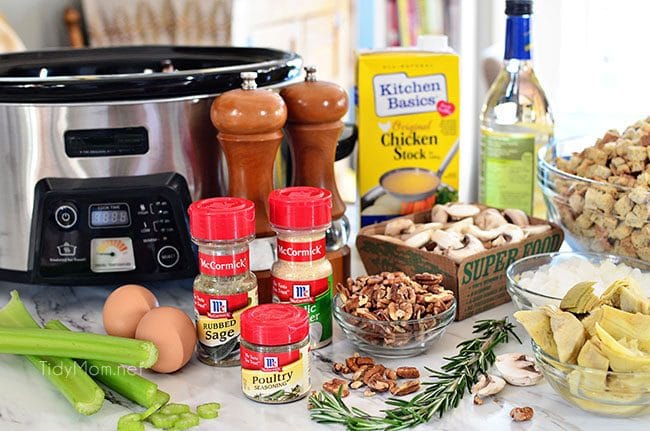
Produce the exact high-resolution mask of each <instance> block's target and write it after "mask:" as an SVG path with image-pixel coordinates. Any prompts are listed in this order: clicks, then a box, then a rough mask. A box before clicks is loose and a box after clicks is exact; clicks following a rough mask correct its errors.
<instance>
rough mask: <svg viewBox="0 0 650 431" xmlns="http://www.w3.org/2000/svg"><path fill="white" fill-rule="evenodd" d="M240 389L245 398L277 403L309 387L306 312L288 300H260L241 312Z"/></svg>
mask: <svg viewBox="0 0 650 431" xmlns="http://www.w3.org/2000/svg"><path fill="white" fill-rule="evenodd" d="M240 350H241V378H242V391H243V392H244V395H246V396H247V397H248V398H250V399H252V400H254V401H258V402H262V403H267V404H280V403H288V402H291V401H296V400H299V399H301V398H303V397H304V396H305V395H307V393H308V392H309V390H310V388H311V380H310V373H311V363H310V358H309V315H308V314H307V311H306V310H305V309H303V308H300V307H296V306H294V305H291V304H262V305H258V306H257V307H253V308H251V309H249V310H246V311H245V312H244V313H243V314H242V316H241V348H240Z"/></svg>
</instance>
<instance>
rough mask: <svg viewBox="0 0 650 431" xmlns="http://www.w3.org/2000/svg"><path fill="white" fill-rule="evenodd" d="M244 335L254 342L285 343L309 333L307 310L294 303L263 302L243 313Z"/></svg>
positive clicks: (242, 326)
mask: <svg viewBox="0 0 650 431" xmlns="http://www.w3.org/2000/svg"><path fill="white" fill-rule="evenodd" d="M240 324H241V338H242V339H243V340H246V341H247V342H249V343H252V344H260V345H263V346H283V345H286V344H293V343H297V342H299V341H302V340H304V339H305V338H306V337H307V336H308V335H309V315H308V313H307V310H305V309H304V308H302V307H298V306H296V305H291V304H262V305H258V306H256V307H252V308H249V309H248V310H246V311H244V312H243V313H242V315H241V320H240Z"/></svg>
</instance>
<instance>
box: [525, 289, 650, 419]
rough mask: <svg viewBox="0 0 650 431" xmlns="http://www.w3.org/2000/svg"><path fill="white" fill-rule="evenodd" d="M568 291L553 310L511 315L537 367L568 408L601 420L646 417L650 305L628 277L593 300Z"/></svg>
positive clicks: (589, 294)
mask: <svg viewBox="0 0 650 431" xmlns="http://www.w3.org/2000/svg"><path fill="white" fill-rule="evenodd" d="M593 284H594V283H592V282H589V281H585V282H581V283H578V284H576V285H575V286H573V287H572V288H571V289H570V290H569V291H568V292H567V293H566V295H565V296H564V297H563V298H562V301H561V302H560V305H559V306H554V305H547V306H543V307H538V308H535V309H532V310H522V311H517V312H516V313H515V315H514V316H515V318H516V319H517V320H518V321H519V323H521V324H522V326H524V328H525V329H526V331H527V332H528V334H529V335H530V337H531V338H532V348H533V354H534V357H535V362H536V364H537V366H538V367H539V368H540V369H541V370H542V372H543V373H544V375H545V377H546V379H547V381H548V383H549V384H550V385H551V387H552V388H553V389H554V390H555V391H556V392H557V393H558V394H559V395H561V396H562V397H563V398H564V399H565V400H567V401H568V402H570V403H571V404H573V405H575V406H577V407H579V408H581V409H583V410H585V411H588V412H592V413H596V414H599V415H605V416H618V417H630V416H640V415H644V414H648V413H650V300H648V298H647V297H646V296H645V295H644V293H643V291H642V290H641V289H640V287H639V285H638V283H637V282H636V281H635V280H634V279H632V278H625V279H622V280H617V281H615V282H613V283H612V284H611V285H610V286H609V287H608V288H607V289H606V290H605V292H604V293H603V294H602V295H601V296H600V297H598V296H596V295H595V294H594V291H593Z"/></svg>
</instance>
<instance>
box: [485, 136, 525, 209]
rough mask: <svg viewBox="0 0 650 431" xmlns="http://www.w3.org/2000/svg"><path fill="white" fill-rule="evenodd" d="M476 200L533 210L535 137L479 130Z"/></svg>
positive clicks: (493, 204)
mask: <svg viewBox="0 0 650 431" xmlns="http://www.w3.org/2000/svg"><path fill="white" fill-rule="evenodd" d="M481 144H482V149H481V166H480V182H481V183H480V188H479V189H480V190H479V201H480V202H481V203H483V204H485V205H487V206H491V207H496V208H519V209H521V210H523V211H525V212H526V213H527V214H529V215H530V214H531V213H532V209H533V196H534V189H535V158H534V153H535V137H534V136H533V135H530V136H526V135H524V136H512V135H510V136H506V135H490V134H486V133H482V134H481Z"/></svg>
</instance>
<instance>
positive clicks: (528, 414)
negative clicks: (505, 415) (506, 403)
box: [510, 407, 535, 422]
mask: <svg viewBox="0 0 650 431" xmlns="http://www.w3.org/2000/svg"><path fill="white" fill-rule="evenodd" d="M534 414H535V411H534V410H533V408H532V407H515V408H514V409H512V410H510V417H511V418H512V420H513V421H515V422H524V421H529V420H531V419H532V418H533V415H534Z"/></svg>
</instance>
